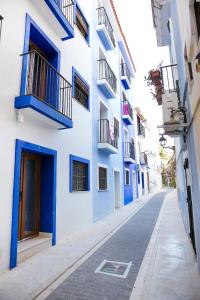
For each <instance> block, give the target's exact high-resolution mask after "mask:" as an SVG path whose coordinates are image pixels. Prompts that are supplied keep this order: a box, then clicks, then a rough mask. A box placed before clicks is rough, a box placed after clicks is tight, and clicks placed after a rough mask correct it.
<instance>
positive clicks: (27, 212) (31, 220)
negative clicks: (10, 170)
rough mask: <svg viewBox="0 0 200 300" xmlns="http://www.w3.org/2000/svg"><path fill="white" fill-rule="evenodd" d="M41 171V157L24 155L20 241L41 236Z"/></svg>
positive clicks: (21, 185) (29, 154) (22, 164)
mask: <svg viewBox="0 0 200 300" xmlns="http://www.w3.org/2000/svg"><path fill="white" fill-rule="evenodd" d="M40 170H41V158H40V156H38V155H36V154H31V153H23V154H22V159H21V174H20V205H19V231H18V240H23V239H26V238H30V237H34V236H37V235H39V210H40Z"/></svg>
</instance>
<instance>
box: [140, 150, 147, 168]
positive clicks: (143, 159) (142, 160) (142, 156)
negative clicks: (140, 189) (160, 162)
mask: <svg viewBox="0 0 200 300" xmlns="http://www.w3.org/2000/svg"><path fill="white" fill-rule="evenodd" d="M140 165H141V166H148V158H147V155H146V153H145V152H141V153H140Z"/></svg>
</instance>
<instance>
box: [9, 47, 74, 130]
mask: <svg viewBox="0 0 200 300" xmlns="http://www.w3.org/2000/svg"><path fill="white" fill-rule="evenodd" d="M22 56H23V58H24V59H25V60H26V61H27V67H26V70H25V75H24V78H23V80H25V91H24V93H22V94H21V95H20V96H18V97H16V98H15V108H17V109H19V110H23V111H24V113H25V112H26V111H28V117H33V116H34V122H35V121H36V122H37V121H39V119H40V118H39V116H38V114H37V116H35V113H32V112H33V111H36V112H38V113H40V114H41V117H42V121H47V122H48V124H49V121H51V124H53V125H54V127H56V128H57V127H58V128H60V127H61V125H62V127H64V128H72V127H73V122H72V87H71V84H70V83H69V82H68V81H67V80H66V79H65V78H64V77H63V76H62V75H60V74H59V73H58V72H57V70H56V69H54V68H53V67H52V66H51V65H50V64H49V63H48V61H47V60H46V59H45V58H43V57H42V56H41V55H40V54H39V53H38V52H37V51H31V52H28V53H24V54H23V55H22ZM30 113H31V116H30ZM35 118H37V119H36V120H35ZM52 122H53V123H52Z"/></svg>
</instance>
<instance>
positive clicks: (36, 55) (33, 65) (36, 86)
mask: <svg viewBox="0 0 200 300" xmlns="http://www.w3.org/2000/svg"><path fill="white" fill-rule="evenodd" d="M29 51H30V52H31V53H30V59H29V68H28V72H29V74H28V89H29V90H30V91H31V92H32V94H33V95H34V96H35V97H37V98H39V99H40V100H45V98H46V86H47V73H48V64H47V62H46V61H47V60H48V57H47V55H46V54H45V52H44V51H43V50H42V49H41V48H39V47H38V46H37V45H36V44H34V43H33V42H32V41H30V43H29ZM45 60H46V61H45ZM51 76H52V75H51Z"/></svg>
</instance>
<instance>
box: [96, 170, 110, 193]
mask: <svg viewBox="0 0 200 300" xmlns="http://www.w3.org/2000/svg"><path fill="white" fill-rule="evenodd" d="M98 180H99V182H98V185H99V191H106V190H107V189H108V169H107V168H106V167H103V166H99V167H98Z"/></svg>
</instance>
